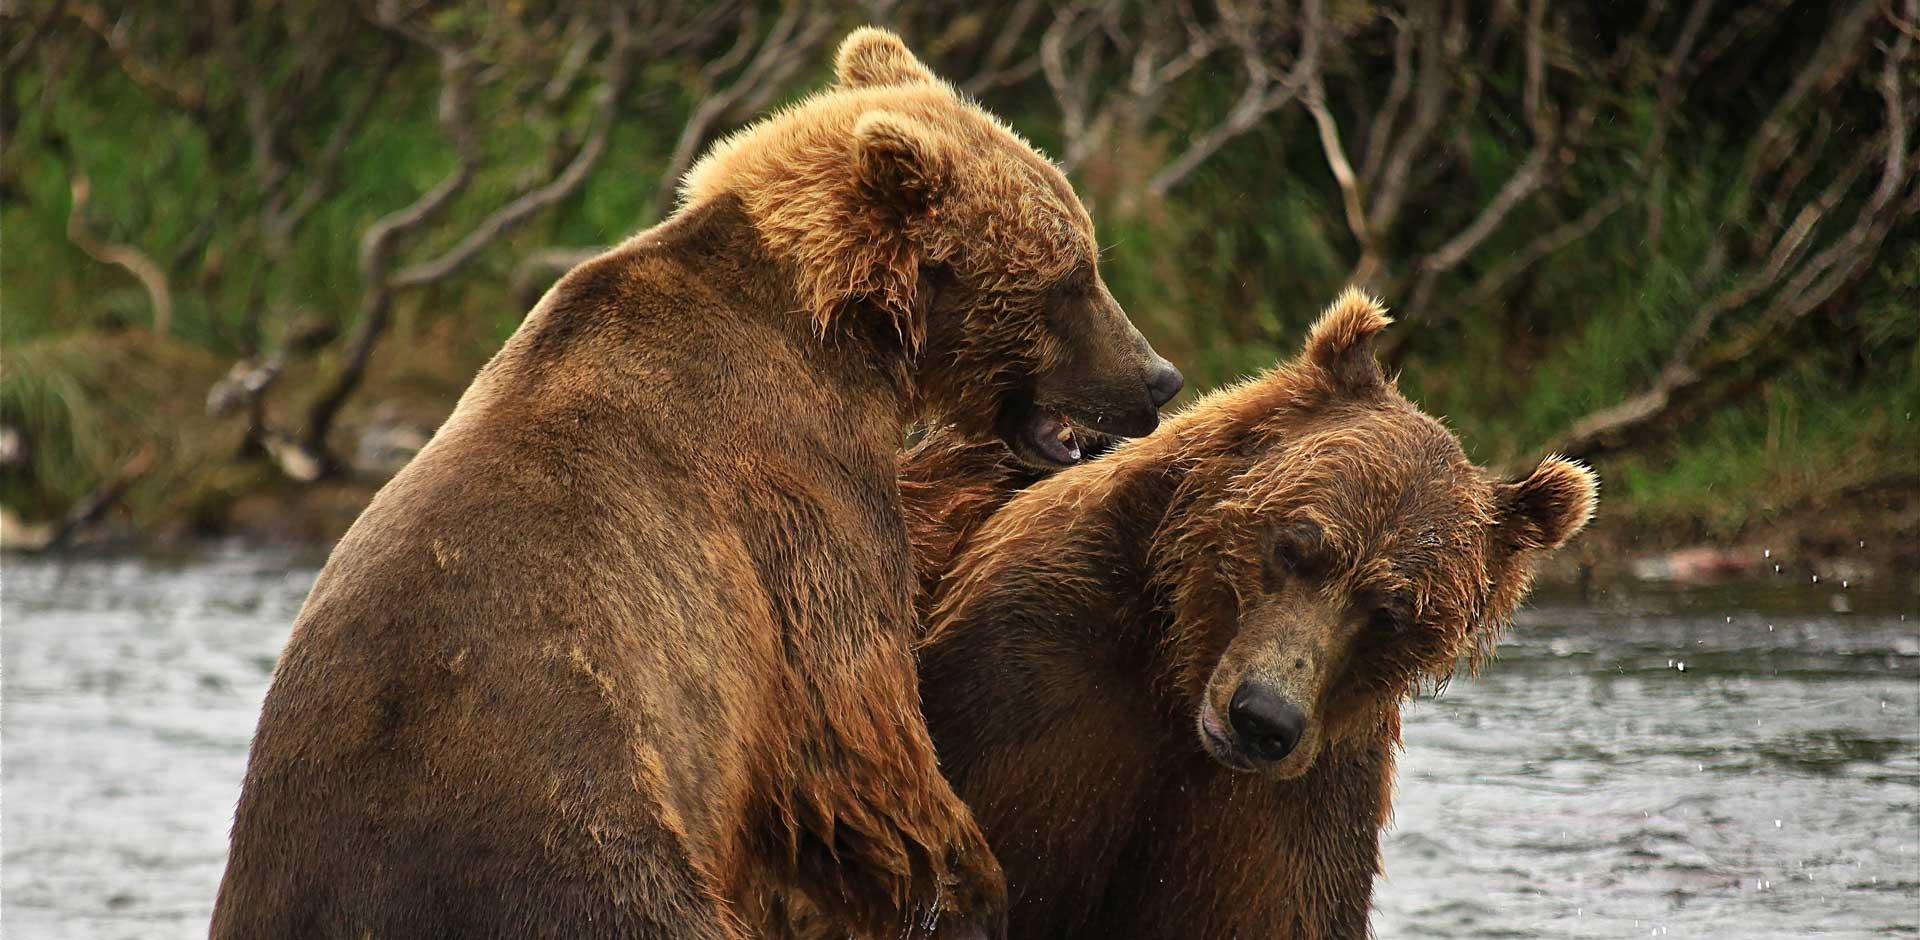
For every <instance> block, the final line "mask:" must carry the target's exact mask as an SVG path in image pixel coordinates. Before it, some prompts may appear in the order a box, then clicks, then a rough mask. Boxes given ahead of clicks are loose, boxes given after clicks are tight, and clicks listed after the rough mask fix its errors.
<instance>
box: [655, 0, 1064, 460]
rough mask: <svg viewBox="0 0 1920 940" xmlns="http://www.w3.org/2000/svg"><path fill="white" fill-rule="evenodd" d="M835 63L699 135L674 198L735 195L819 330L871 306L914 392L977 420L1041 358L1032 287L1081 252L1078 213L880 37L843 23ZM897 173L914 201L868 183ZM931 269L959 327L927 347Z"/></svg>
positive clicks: (979, 117) (951, 92) (1026, 161)
mask: <svg viewBox="0 0 1920 940" xmlns="http://www.w3.org/2000/svg"><path fill="white" fill-rule="evenodd" d="M837 62H838V72H839V79H840V81H839V83H838V84H836V85H834V86H832V87H830V88H827V89H825V90H823V91H819V92H816V93H814V94H812V95H809V96H807V97H805V98H803V99H801V100H800V101H798V102H795V103H794V104H792V105H790V106H788V107H786V108H785V109H782V110H781V111H779V112H777V113H775V114H773V115H771V116H769V117H767V118H764V119H762V120H760V121H757V122H755V123H753V124H751V125H749V126H748V127H746V128H745V129H743V130H741V131H739V132H737V133H735V134H733V135H732V136H730V137H728V138H727V139H725V140H723V141H721V142H720V143H718V144H716V145H715V146H714V147H713V149H712V150H711V151H709V152H708V154H707V155H706V157H704V158H703V159H701V160H700V161H699V163H697V164H696V165H695V166H694V167H693V169H692V170H690V171H689V172H688V173H687V176H686V179H685V181H684V183H683V185H682V210H681V211H686V209H687V208H690V207H693V206H697V205H699V204H701V203H703V202H705V201H708V200H711V199H714V198H718V197H721V196H724V195H728V194H732V195H737V196H738V197H739V198H740V199H741V200H742V202H743V203H744V205H745V207H746V211H747V214H748V216H749V217H750V218H751V219H752V220H753V223H754V227H755V229H756V230H757V231H758V232H759V234H760V236H761V238H762V239H763V240H764V241H765V242H766V244H767V247H768V249H769V251H770V252H771V253H773V254H774V255H775V256H776V257H779V258H782V259H785V260H786V261H787V262H788V263H790V264H791V265H792V266H793V273H794V276H795V277H796V279H797V280H798V282H799V284H800V286H801V296H802V297H803V298H804V299H805V303H806V310H804V311H800V313H802V314H804V315H805V316H808V317H810V318H811V319H812V320H813V322H814V324H815V328H816V330H817V331H818V332H819V333H820V334H821V335H823V336H828V335H832V334H833V333H834V332H835V330H836V329H837V328H839V327H841V326H842V325H843V324H844V321H845V320H847V319H848V318H857V317H861V316H872V317H876V318H878V319H879V320H880V321H881V322H883V323H884V324H885V328H886V329H887V330H889V331H891V332H892V333H893V334H894V335H895V336H896V337H897V338H898V342H899V347H900V354H901V357H902V358H901V363H900V371H901V373H902V375H903V376H905V375H908V374H909V373H916V379H917V382H916V383H915V384H914V385H913V389H914V391H915V392H916V393H917V396H916V400H918V401H920V402H922V403H923V407H926V406H931V407H933V408H934V409H935V410H937V411H938V412H940V413H942V414H944V415H947V416H949V419H950V420H951V419H956V418H957V420H960V421H962V422H963V423H967V422H971V423H978V422H982V421H987V420H990V419H991V416H992V414H993V412H994V408H995V406H996V404H997V402H998V399H999V397H1000V396H1002V395H1004V394H1006V393H1007V392H1008V391H1010V390H1012V389H1013V388H1015V387H1016V386H1017V385H1018V384H1019V383H1020V382H1021V381H1022V380H1023V379H1025V378H1028V377H1030V376H1032V375H1034V374H1037V373H1042V372H1045V371H1048V370H1050V369H1052V368H1053V367H1054V366H1055V365H1057V363H1058V359H1059V356H1060V350H1059V349H1058V348H1057V342H1056V341H1055V340H1054V339H1053V338H1052V337H1051V336H1050V335H1049V334H1048V333H1047V331H1046V330H1045V329H1044V317H1043V310H1042V307H1041V301H1042V298H1043V297H1044V295H1045V293H1046V291H1047V290H1048V289H1049V288H1050V287H1051V286H1053V285H1054V284H1055V283H1056V282H1058V281H1059V280H1060V279H1061V278H1063V277H1064V276H1065V275H1066V274H1067V273H1068V272H1069V271H1071V270H1072V269H1073V268H1074V267H1075V266H1076V265H1080V264H1092V263H1093V262H1094V259H1095V257H1096V255H1097V250H1096V247H1095V242H1094V230H1093V223H1092V220H1091V219H1090V218H1089V217H1088V216H1087V213H1086V209H1085V207H1084V206H1082V205H1081V203H1080V201H1079V200H1078V199H1077V198H1075V197H1074V195H1073V192H1072V189H1071V187H1069V186H1068V184H1067V182H1066V178H1065V176H1064V175H1062V174H1061V173H1060V171H1059V169H1058V167H1056V166H1055V165H1054V164H1053V163H1052V162H1051V161H1049V160H1048V159H1047V158H1046V157H1044V156H1042V155H1041V154H1040V153H1039V152H1038V151H1036V150H1035V149H1034V148H1033V146H1032V145H1031V144H1029V143H1028V142H1027V141H1026V140H1025V139H1023V138H1022V137H1020V135H1018V134H1016V133H1015V132H1014V131H1013V130H1011V129H1010V128H1008V127H1007V126H1006V125H1005V124H1004V123H1002V122H1001V121H999V120H998V119H997V118H995V117H993V116H992V115H991V114H989V113H987V112H986V111H985V110H983V109H981V108H979V107H977V106H975V105H974V104H973V102H972V101H970V100H969V99H968V98H967V97H966V96H965V95H964V94H962V93H961V92H959V91H958V90H956V89H955V88H953V87H952V86H951V85H949V84H947V83H946V82H943V81H940V80H937V79H934V78H933V77H932V74H931V73H930V72H928V71H927V70H926V67H925V66H923V65H920V64H919V62H918V61H917V60H914V59H913V58H912V54H911V53H909V52H907V51H906V49H905V47H904V46H903V45H901V44H900V41H899V40H898V39H897V38H896V37H893V36H892V34H890V33H886V32H884V31H882V30H876V29H863V30H859V31H857V32H855V33H854V34H852V35H850V36H849V37H848V38H847V39H846V41H845V42H844V43H842V46H841V51H840V53H839V55H838V56H837ZM875 82H879V84H874V83H875ZM850 157H851V158H850ZM903 181H904V182H905V184H906V185H907V186H908V188H909V189H910V190H912V192H914V193H915V194H916V198H918V199H919V200H922V202H921V204H918V205H914V204H908V205H898V204H896V202H895V201H889V200H878V199H875V198H874V193H875V190H876V188H877V187H881V186H892V187H898V186H900V185H901V184H902V183H903ZM934 267H944V268H946V269H948V270H950V271H951V272H952V274H953V275H954V277H955V279H956V280H957V281H958V282H960V283H962V284H964V285H966V286H967V290H968V291H969V293H970V294H972V295H973V296H970V297H968V298H967V306H968V307H970V308H971V311H970V313H969V315H968V317H967V329H966V330H965V331H964V332H953V333H950V334H949V335H947V336H945V337H934V339H935V340H943V342H936V343H935V344H934V345H931V346H930V345H929V339H930V337H929V323H928V316H927V314H928V310H929V305H930V303H931V298H930V297H929V296H928V285H927V284H926V283H925V281H924V273H925V271H926V270H928V269H930V268H934ZM922 359H924V360H925V366H926V367H925V368H922V369H918V370H915V369H914V368H913V366H914V364H915V363H916V362H918V361H920V360H922ZM977 429H978V428H974V427H970V428H969V430H977Z"/></svg>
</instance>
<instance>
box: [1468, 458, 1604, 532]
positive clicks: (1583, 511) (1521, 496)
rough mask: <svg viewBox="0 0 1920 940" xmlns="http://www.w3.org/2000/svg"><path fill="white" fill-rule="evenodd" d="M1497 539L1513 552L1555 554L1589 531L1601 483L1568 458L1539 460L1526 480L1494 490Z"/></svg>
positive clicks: (1497, 487)
mask: <svg viewBox="0 0 1920 940" xmlns="http://www.w3.org/2000/svg"><path fill="white" fill-rule="evenodd" d="M1494 493H1495V498H1496V499H1497V500H1498V501H1499V523H1498V526H1499V530H1498V531H1499V534H1500V538H1501V540H1502V541H1503V542H1505V543H1506V545H1507V546H1508V547H1510V548H1512V549H1513V550H1515V551H1553V550H1554V549H1557V548H1559V547H1560V546H1562V545H1564V544H1566V541H1567V540H1568V539H1570V538H1572V537H1574V535H1576V534H1578V533H1579V531H1580V530H1581V529H1584V528H1586V527H1587V521H1588V520H1590V519H1592V518H1593V510H1594V506H1595V504H1596V503H1597V501H1598V499H1599V494H1600V478H1599V477H1598V476H1596V475H1595V474H1594V472H1593V471H1592V470H1589V469H1587V468H1586V467H1585V466H1583V465H1581V464H1579V463H1575V462H1574V461H1571V460H1568V459H1567V458H1565V457H1558V456H1556V457H1548V458H1547V459H1545V460H1542V461H1540V466H1538V467H1535V468H1534V469H1533V472H1532V473H1529V474H1527V476H1526V478H1525V479H1522V480H1516V481H1512V482H1508V483H1500V484H1496V485H1495V486H1494Z"/></svg>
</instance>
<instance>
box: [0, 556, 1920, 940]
mask: <svg viewBox="0 0 1920 940" xmlns="http://www.w3.org/2000/svg"><path fill="white" fill-rule="evenodd" d="M316 561H317V559H312V558H300V557H293V556H288V555H284V554H273V553H248V552H241V551H217V552H211V553H208V554H202V555H197V556H195V557H194V558H192V559H190V560H183V561H156V560H152V559H106V560H102V559H93V560H67V561H53V560H35V559H19V558H9V559H7V560H6V562H5V563H4V569H0V627H3V630H0V633H3V635H4V644H3V646H0V669H4V687H3V689H4V691H3V696H0V905H3V906H4V913H3V914H0V917H3V918H4V920H0V923H3V924H4V931H5V934H6V936H8V937H20V938H44V940H60V938H68V937H72V938H82V937H84V938H105V940H114V938H174V937H204V936H205V935H206V921H207V915H208V912H209V910H210V909H211V907H212V903H213V892H214V887H215V885H216V884H217V882H218V881H219V877H220V870H221V864H222V857H223V855H224V852H225V849H226V834H227V826H228V824H229V822H230V820H231V817H232V811H233V803H234V799H235V797H236V795H237V792H238V788H239V781H240V775H241V771H242V769H243V767H244V765H245V761H246V747H247V739H248V735H249V734H250V733H251V732H252V730H253V722H254V718H255V715H256V711H257V709H258V707H259V704H260V698H261V696H262V695H264V694H265V692H266V684H267V679H268V676H269V674H270V672H271V670H272V668H273V660H274V657H275V656H276V655H277V654H278V652H279V649H280V646H281V644H282V643H283V642H284V641H285V639H286V634H287V628H288V625H289V624H291V623H292V621H293V616H294V614H295V612H296V611H297V610H298V609H299V606H300V602H301V600H302V598H303V597H304V596H305V594H306V591H307V589H308V587H309V586H310V585H311V584H312V582H313V576H314V574H315V572H316V568H315V563H316ZM1815 590H1817V591H1818V593H1812V592H1813V591H1815ZM1798 594H1799V595H1801V596H1796V595H1795V593H1794V592H1789V594H1788V595H1787V596H1784V597H1783V596H1759V595H1754V594H1751V593H1748V594H1745V595H1741V594H1735V593H1721V592H1713V591H1708V592H1698V593H1695V594H1692V595H1672V596H1662V597H1643V598H1637V599H1634V600H1631V601H1627V600H1620V599H1603V600H1602V601H1601V602H1600V603H1598V604H1596V605H1574V604H1561V603H1556V602H1549V601H1543V602H1542V603H1541V605H1540V606H1538V607H1536V608H1535V609H1533V610H1531V611H1528V612H1526V613H1525V614H1523V615H1522V617H1521V620H1520V624H1519V627H1518V628H1517V629H1516V630H1515V631H1514V633H1513V635H1512V637H1511V638H1510V639H1509V640H1508V642H1507V643H1506V644H1505V645H1504V646H1503V647H1502V652H1501V657H1500V659H1499V660H1497V661H1496V662H1495V663H1494V664H1493V665H1492V666H1491V667H1489V668H1488V669H1487V670H1486V672H1485V673H1484V674H1483V675H1482V676H1480V677H1478V678H1474V679H1467V678H1464V677H1463V678H1461V679H1460V680H1458V681H1456V682H1455V683H1454V684H1453V686H1452V688H1450V689H1448V690H1447V692H1446V693H1445V694H1444V695H1442V696H1440V697H1439V698H1437V699H1434V700H1422V701H1420V702H1417V703H1415V704H1413V705H1412V706H1410V707H1409V709H1408V712H1407V726H1406V738H1407V751H1406V754H1405V756H1404V758H1403V759H1402V761H1401V771H1400V795H1399V800H1398V803H1397V819H1396V825H1395V827H1394V829H1393V830H1391V831H1390V832H1389V833H1388V836H1387V841H1386V844H1387V874H1386V878H1385V879H1384V880H1383V881H1382V882H1381V883H1380V885H1379V889H1378V891H1377V902H1378V908H1379V910H1378V913H1377V914H1376V916H1375V925H1376V928H1377V932H1378V934H1379V935H1380V936H1381V937H1382V938H1398V937H1476V938H1479V937H1663V936H1670V937H1724V938H1742V940H1745V938H1752V937H1810V936H1821V937H1887V936H1895V937H1900V936H1905V937H1920V624H1916V622H1915V619H1914V616H1915V615H1914V611H1913V610H1912V609H1911V605H1910V604H1909V603H1907V602H1888V601H1885V600H1882V601H1880V602H1878V603H1875V602H1874V600H1873V599H1872V598H1870V597H1861V596H1858V592H1857V591H1856V592H1855V595H1853V596H1852V597H1853V601H1854V602H1853V606H1854V607H1856V608H1858V609H1860V610H1861V611H1862V612H1860V613H1853V614H1844V615H1843V614H1830V613H1817V614H1809V613H1804V612H1803V613H1793V612H1791V610H1792V609H1793V608H1794V607H1795V606H1798V607H1800V608H1802V609H1809V608H1811V609H1818V610H1822V611H1824V610H1826V609H1827V608H1828V604H1829V601H1830V595H1831V594H1832V592H1831V591H1830V590H1828V589H1827V588H1825V587H1824V586H1823V587H1821V588H1818V589H1814V588H1811V587H1810V588H1808V589H1806V590H1804V591H1801V592H1798ZM1767 611H1773V612H1767Z"/></svg>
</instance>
